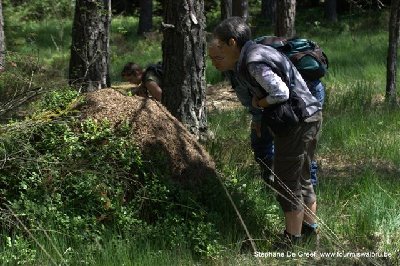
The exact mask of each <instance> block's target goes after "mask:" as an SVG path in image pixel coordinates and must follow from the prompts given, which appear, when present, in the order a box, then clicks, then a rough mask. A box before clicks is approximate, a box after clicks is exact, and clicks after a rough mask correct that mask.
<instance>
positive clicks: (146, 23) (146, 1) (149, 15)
mask: <svg viewBox="0 0 400 266" xmlns="http://www.w3.org/2000/svg"><path fill="white" fill-rule="evenodd" d="M139 5H140V16H139V27H138V34H139V35H142V34H143V33H145V32H149V31H151V30H152V28H153V1H152V0H140V3H139Z"/></svg>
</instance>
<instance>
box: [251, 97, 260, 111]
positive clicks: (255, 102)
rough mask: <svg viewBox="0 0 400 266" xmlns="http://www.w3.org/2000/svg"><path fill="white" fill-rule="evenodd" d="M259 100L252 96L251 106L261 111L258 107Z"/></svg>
mask: <svg viewBox="0 0 400 266" xmlns="http://www.w3.org/2000/svg"><path fill="white" fill-rule="evenodd" d="M259 101H260V100H259V99H258V98H257V96H255V95H253V99H252V100H251V105H253V107H254V108H257V109H263V108H262V107H261V106H260V105H259Z"/></svg>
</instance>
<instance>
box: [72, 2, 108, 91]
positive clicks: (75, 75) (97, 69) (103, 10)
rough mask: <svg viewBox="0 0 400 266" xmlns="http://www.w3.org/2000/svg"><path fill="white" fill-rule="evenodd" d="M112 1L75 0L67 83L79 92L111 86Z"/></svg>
mask: <svg viewBox="0 0 400 266" xmlns="http://www.w3.org/2000/svg"><path fill="white" fill-rule="evenodd" d="M110 22H111V0H76V6H75V16H74V22H73V26H72V45H71V59H70V63H69V83H70V85H72V86H74V87H76V88H77V89H78V90H79V91H80V92H89V91H95V90H98V89H102V88H105V87H110V86H111V82H110V75H109V55H110V44H109V35H110Z"/></svg>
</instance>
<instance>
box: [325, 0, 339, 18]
mask: <svg viewBox="0 0 400 266" xmlns="http://www.w3.org/2000/svg"><path fill="white" fill-rule="evenodd" d="M336 4H337V2H336V0H325V18H326V19H327V20H328V21H330V22H337V12H336V7H337V5H336Z"/></svg>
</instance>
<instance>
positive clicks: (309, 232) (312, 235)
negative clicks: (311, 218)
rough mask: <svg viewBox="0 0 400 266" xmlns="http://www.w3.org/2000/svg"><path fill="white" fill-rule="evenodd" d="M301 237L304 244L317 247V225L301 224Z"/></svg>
mask: <svg viewBox="0 0 400 266" xmlns="http://www.w3.org/2000/svg"><path fill="white" fill-rule="evenodd" d="M301 235H302V236H303V239H304V242H305V243H307V244H310V245H313V244H315V248H316V249H318V247H319V228H318V224H316V223H314V224H309V223H306V222H303V225H302V227H301Z"/></svg>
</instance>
